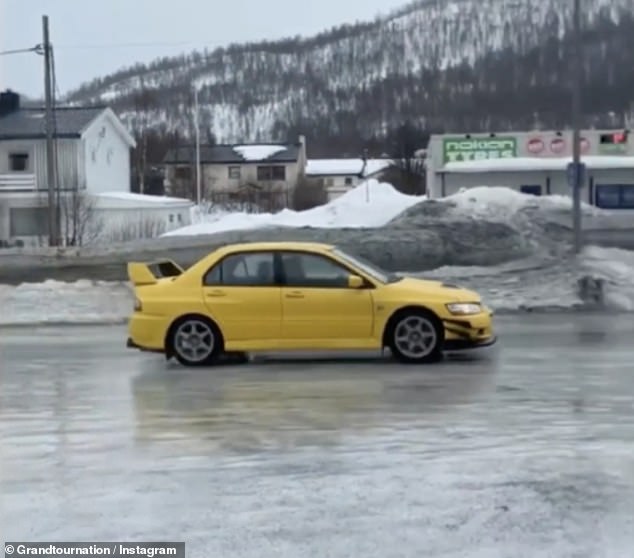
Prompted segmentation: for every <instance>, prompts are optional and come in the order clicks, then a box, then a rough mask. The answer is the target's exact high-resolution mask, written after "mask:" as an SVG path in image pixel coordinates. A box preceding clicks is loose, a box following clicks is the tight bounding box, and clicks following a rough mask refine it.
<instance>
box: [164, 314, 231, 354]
mask: <svg viewBox="0 0 634 558" xmlns="http://www.w3.org/2000/svg"><path fill="white" fill-rule="evenodd" d="M167 343H168V349H169V353H170V354H171V355H172V356H174V358H175V359H176V360H177V361H178V362H179V363H180V364H182V365H183V366H205V365H209V364H214V363H215V362H216V361H217V360H218V358H219V357H220V355H222V353H223V344H224V343H223V338H222V334H221V332H220V329H218V326H217V325H216V324H215V323H214V322H212V321H211V320H210V319H209V318H206V317H204V316H196V315H191V316H183V317H182V318H179V319H178V320H177V321H176V322H174V324H172V327H171V328H170V331H169V334H168V338H167Z"/></svg>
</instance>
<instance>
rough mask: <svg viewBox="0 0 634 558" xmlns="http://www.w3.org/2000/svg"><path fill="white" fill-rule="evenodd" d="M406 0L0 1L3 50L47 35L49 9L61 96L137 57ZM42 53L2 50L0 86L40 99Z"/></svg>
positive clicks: (322, 24) (308, 26)
mask: <svg viewBox="0 0 634 558" xmlns="http://www.w3.org/2000/svg"><path fill="white" fill-rule="evenodd" d="M408 3H409V2H408V0H101V1H98V0H0V52H2V51H6V50H13V49H22V48H30V47H33V46H35V45H36V44H38V43H40V42H41V41H42V16H43V15H48V17H49V27H50V37H51V43H52V44H53V50H54V54H55V71H56V75H57V86H58V89H59V92H60V93H61V94H64V93H66V92H67V91H69V90H71V89H74V88H76V87H77V86H79V85H80V84H81V83H83V82H86V81H89V80H91V79H93V78H96V77H101V76H104V75H106V74H108V73H110V72H113V71H115V70H118V69H120V68H122V67H126V66H130V65H132V64H134V63H135V62H149V61H151V60H153V59H155V58H158V57H163V56H171V55H175V54H180V53H183V52H190V51H192V50H194V49H202V48H204V47H207V48H209V49H210V50H211V49H213V48H215V47H218V46H225V45H228V44H230V43H241V42H245V41H257V40H260V39H269V40H270V39H277V38H282V37H289V36H296V35H302V36H309V35H313V34H315V33H319V32H320V31H324V30H326V29H328V28H330V27H332V26H335V25H341V24H344V23H354V22H355V21H366V20H369V19H372V18H374V17H375V16H376V15H379V14H385V13H388V12H390V11H392V10H393V9H394V8H399V7H401V6H403V5H405V4H408ZM43 84H44V78H43V58H42V57H41V56H39V55H37V54H35V53H31V52H29V53H23V54H11V55H5V56H0V90H5V89H7V88H9V89H12V90H14V91H17V92H19V93H22V94H24V95H27V96H29V97H40V98H41V97H42V96H43V89H44V85H43Z"/></svg>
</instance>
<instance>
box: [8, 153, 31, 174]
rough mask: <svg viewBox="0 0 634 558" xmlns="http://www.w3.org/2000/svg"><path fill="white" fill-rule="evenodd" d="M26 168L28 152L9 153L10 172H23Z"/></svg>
mask: <svg viewBox="0 0 634 558" xmlns="http://www.w3.org/2000/svg"><path fill="white" fill-rule="evenodd" d="M28 168H29V154H28V153H9V170H11V172H24V171H25V170H27V169H28Z"/></svg>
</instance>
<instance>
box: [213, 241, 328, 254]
mask: <svg viewBox="0 0 634 558" xmlns="http://www.w3.org/2000/svg"><path fill="white" fill-rule="evenodd" d="M333 248H334V246H333V245H332V244H324V243H321V242H244V243H240V244H227V245H226V246H223V247H222V248H219V249H218V250H216V253H222V254H232V253H235V252H248V251H260V250H262V251H266V250H308V251H313V252H326V251H328V250H332V249H333Z"/></svg>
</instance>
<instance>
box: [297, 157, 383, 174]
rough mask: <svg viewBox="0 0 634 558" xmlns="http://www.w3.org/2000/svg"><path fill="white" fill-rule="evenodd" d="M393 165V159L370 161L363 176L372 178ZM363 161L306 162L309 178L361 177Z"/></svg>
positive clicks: (320, 160) (316, 160)
mask: <svg viewBox="0 0 634 558" xmlns="http://www.w3.org/2000/svg"><path fill="white" fill-rule="evenodd" d="M392 164H393V161H392V159H368V160H367V161H366V167H365V171H364V172H363V176H372V175H374V174H376V173H378V172H381V171H382V170H385V169H386V168H388V167H389V166H391V165H392ZM362 169H363V159H309V160H308V161H307V162H306V174H307V175H308V176H359V175H360V174H361V170H362Z"/></svg>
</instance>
